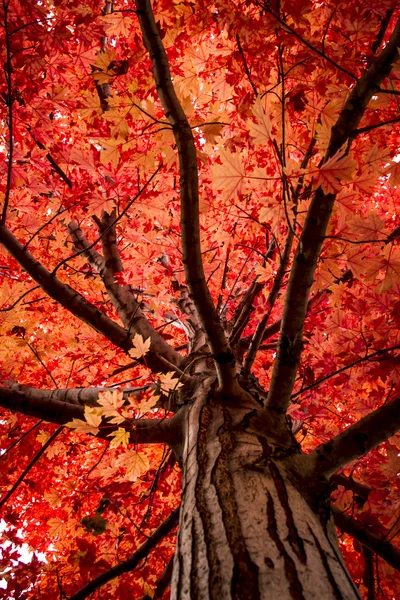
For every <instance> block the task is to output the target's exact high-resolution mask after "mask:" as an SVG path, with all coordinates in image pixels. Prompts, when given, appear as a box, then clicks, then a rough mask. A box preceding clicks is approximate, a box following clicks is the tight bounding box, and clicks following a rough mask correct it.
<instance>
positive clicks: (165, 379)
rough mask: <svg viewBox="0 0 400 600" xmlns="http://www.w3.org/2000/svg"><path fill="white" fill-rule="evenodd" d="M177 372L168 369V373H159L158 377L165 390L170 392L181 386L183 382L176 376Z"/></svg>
mask: <svg viewBox="0 0 400 600" xmlns="http://www.w3.org/2000/svg"><path fill="white" fill-rule="evenodd" d="M174 375H176V373H174V372H173V371H168V373H164V374H162V373H157V377H158V379H159V382H160V386H161V389H162V390H163V391H164V392H169V391H171V390H176V389H177V388H179V387H181V386H182V385H183V384H182V383H181V382H180V381H179V378H178V377H174Z"/></svg>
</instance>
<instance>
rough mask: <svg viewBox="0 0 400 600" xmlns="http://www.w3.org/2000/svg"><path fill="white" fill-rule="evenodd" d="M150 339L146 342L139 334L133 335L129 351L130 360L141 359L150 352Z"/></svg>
mask: <svg viewBox="0 0 400 600" xmlns="http://www.w3.org/2000/svg"><path fill="white" fill-rule="evenodd" d="M150 344H151V339H150V337H148V338H147V340H144V339H143V336H142V335H140V333H135V335H134V337H133V340H132V346H133V348H131V350H129V356H131V357H132V358H141V357H142V356H144V355H145V354H147V352H148V351H149V350H150Z"/></svg>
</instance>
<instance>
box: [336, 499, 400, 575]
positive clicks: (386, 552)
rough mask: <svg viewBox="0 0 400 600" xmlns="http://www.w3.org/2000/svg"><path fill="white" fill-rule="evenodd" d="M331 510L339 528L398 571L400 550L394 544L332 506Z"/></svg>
mask: <svg viewBox="0 0 400 600" xmlns="http://www.w3.org/2000/svg"><path fill="white" fill-rule="evenodd" d="M332 512H333V517H334V519H335V524H336V526H337V527H339V529H341V530H342V531H343V532H344V533H347V534H349V535H350V536H351V537H353V538H354V539H356V540H357V541H358V542H360V544H363V545H364V546H366V547H367V548H369V549H370V550H372V552H375V553H376V554H378V556H380V557H381V558H383V560H385V561H386V562H387V563H388V565H390V566H391V567H393V568H394V569H397V570H398V571H400V550H399V549H398V548H396V546H393V544H391V543H390V542H388V541H386V540H385V539H384V538H382V537H380V536H379V535H376V533H373V532H372V531H369V530H368V529H367V528H366V527H365V525H364V524H362V523H360V522H358V521H356V520H355V519H352V518H351V517H349V515H347V514H346V513H343V512H341V511H340V510H338V509H337V508H335V507H334V506H333V507H332Z"/></svg>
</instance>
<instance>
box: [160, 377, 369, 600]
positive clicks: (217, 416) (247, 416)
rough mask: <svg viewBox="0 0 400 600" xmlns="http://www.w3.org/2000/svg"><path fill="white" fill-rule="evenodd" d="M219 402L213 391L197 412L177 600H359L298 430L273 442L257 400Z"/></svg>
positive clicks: (202, 397) (189, 441)
mask: <svg viewBox="0 0 400 600" xmlns="http://www.w3.org/2000/svg"><path fill="white" fill-rule="evenodd" d="M214 398H215V395H214V396H213V394H212V392H210V391H208V390H206V389H205V390H204V391H203V393H198V397H197V400H196V401H195V402H194V403H193V405H192V406H191V407H190V409H188V414H187V419H186V423H187V430H186V442H185V448H184V451H183V456H182V462H183V500H182V507H181V517H180V528H179V533H178V543H177V551H176V555H175V564H174V572H173V578H172V595H171V598H173V599H174V600H183V599H190V600H194V599H204V600H206V599H210V598H211V599H212V598H218V600H223V599H226V600H228V599H236V600H244V599H246V600H255V599H272V598H279V599H290V600H309V599H313V598H323V599H324V600H330V599H334V600H339V599H340V598H346V599H353V598H359V595H358V592H357V590H356V588H355V586H354V584H353V582H352V581H351V578H350V576H349V574H348V573H347V571H346V568H345V567H344V565H343V562H342V558H341V555H340V551H339V549H338V546H337V542H336V534H335V532H334V527H333V524H332V519H331V517H330V513H329V508H328V507H329V501H328V498H329V492H328V489H327V486H326V483H321V484H319V483H318V486H319V487H318V488H317V487H314V488H312V487H311V485H308V482H307V479H305V478H302V476H301V471H302V469H301V465H302V456H301V455H300V453H299V450H298V447H297V444H296V442H295V441H294V439H293V438H292V437H291V435H290V432H289V431H288V430H287V431H286V433H285V432H283V431H281V432H279V431H278V432H275V431H274V429H273V428H272V427H271V429H270V430H271V434H270V435H265V428H261V427H260V425H261V422H259V421H257V417H256V414H257V412H258V410H257V407H256V405H255V403H254V404H253V405H252V403H251V401H250V400H249V398H248V397H247V398H246V399H245V401H244V402H243V401H242V402H241V403H238V402H237V399H236V400H235V404H233V402H232V403H231V404H230V403H229V401H225V403H221V402H220V398H219V399H218V401H215V400H214ZM240 405H241V408H238V406H240ZM264 415H265V413H264ZM257 429H258V431H257ZM272 432H273V433H272ZM296 471H297V475H296V474H295V472H296ZM311 481H312V480H311V479H310V482H311ZM314 481H315V480H314Z"/></svg>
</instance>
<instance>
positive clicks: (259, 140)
mask: <svg viewBox="0 0 400 600" xmlns="http://www.w3.org/2000/svg"><path fill="white" fill-rule="evenodd" d="M251 111H252V113H253V115H254V116H255V117H256V119H257V123H253V122H252V121H248V128H249V133H250V135H251V136H252V137H253V138H254V142H255V143H256V144H266V143H268V141H269V140H270V139H271V131H272V125H271V121H270V118H269V116H268V115H266V114H265V111H264V107H263V103H262V100H261V96H257V98H256V101H255V102H254V105H253V106H252V108H251Z"/></svg>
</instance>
